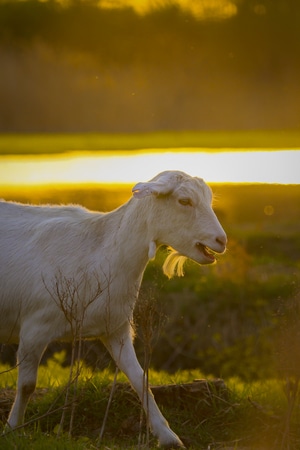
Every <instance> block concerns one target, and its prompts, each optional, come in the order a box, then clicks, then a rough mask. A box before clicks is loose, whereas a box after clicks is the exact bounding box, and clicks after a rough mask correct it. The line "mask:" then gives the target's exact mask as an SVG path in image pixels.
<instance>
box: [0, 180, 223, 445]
mask: <svg viewBox="0 0 300 450" xmlns="http://www.w3.org/2000/svg"><path fill="white" fill-rule="evenodd" d="M159 177H160V176H158V180H159V181H153V182H149V183H146V184H145V183H144V184H138V185H137V186H136V188H137V189H136V191H135V196H136V197H137V198H138V199H139V198H143V200H142V201H141V200H138V199H135V198H133V199H131V200H129V202H127V203H126V204H125V205H123V206H122V207H120V208H118V209H116V210H115V211H113V212H111V213H107V214H102V213H94V212H90V211H87V210H86V209H84V208H81V207H74V206H68V207H66V206H58V207H56V206H55V207H50V206H44V207H34V206H25V205H20V204H14V203H6V202H1V203H0V340H1V341H2V342H4V343H10V342H19V348H18V364H19V378H18V390H17V396H16V400H15V402H14V405H13V408H12V411H11V413H10V416H9V419H8V423H9V425H10V426H11V427H12V428H15V427H16V426H18V425H19V424H21V423H22V422H23V418H24V413H25V409H26V405H27V402H28V399H29V397H30V395H31V393H32V392H33V390H34V388H35V383H36V375H37V368H38V364H39V361H40V358H41V356H42V354H43V352H44V350H45V348H46V346H47V345H48V344H49V343H50V342H51V341H54V340H60V339H74V337H75V338H85V337H100V338H101V339H102V341H103V342H104V344H105V345H106V347H107V348H108V350H109V351H110V353H111V354H112V356H113V358H114V359H115V361H116V363H117V364H118V365H119V367H120V368H121V370H123V371H124V372H125V373H126V374H127V376H128V378H129V380H130V382H131V384H132V386H133V387H134V388H135V390H136V391H137V393H138V395H139V397H140V399H141V401H142V404H143V406H144V408H145V409H146V410H147V413H148V415H149V422H150V426H151V428H152V430H153V432H154V434H155V435H156V436H157V437H158V439H159V441H160V443H161V444H163V445H170V446H182V443H181V441H180V440H179V438H178V437H177V436H176V435H175V434H174V433H173V432H172V431H171V429H170V428H169V426H168V424H167V422H166V421H165V419H164V417H163V416H162V415H161V413H160V411H159V409H158V407H157V405H156V403H155V401H154V398H153V396H152V394H151V392H150V391H147V390H145V386H144V382H145V381H144V378H143V374H142V369H141V367H140V365H139V363H138V361H137V359H136V356H135V352H134V349H133V345H132V333H131V325H132V316H133V309H134V304H135V301H136V298H137V295H138V291H139V287H140V283H141V280H142V276H143V272H144V269H145V267H146V264H147V262H148V260H149V257H154V255H155V251H156V248H157V247H158V246H159V245H161V244H168V245H171V246H173V247H174V248H176V249H177V250H178V251H179V252H180V254H181V255H185V256H189V257H191V258H193V259H195V260H196V261H198V262H204V263H209V262H212V259H213V256H212V255H211V254H209V253H208V252H207V250H206V249H207V247H206V246H205V245H209V246H210V247H211V248H213V249H215V250H216V251H224V249H225V243H226V236H225V234H224V231H223V230H222V228H221V227H220V225H219V222H218V221H217V219H216V217H215V215H214V213H213V212H212V210H211V208H210V206H209V207H208V205H207V203H209V198H210V197H209V191H207V189H208V188H207V187H205V184H204V183H203V181H202V180H199V179H191V177H189V176H187V175H185V174H183V173H181V172H174V173H173V172H167V173H166V174H162V176H161V178H159ZM154 180H155V179H154ZM179 181H180V183H179ZM168 183H169V184H168ZM177 184H179V186H180V187H179V188H178V189H177V187H176V186H177ZM170 186H171V187H170ZM187 188H189V189H187ZM166 189H169V190H168V192H170V193H172V192H174V194H172V195H174V198H173V197H172V198H171V194H170V198H169V196H167V195H166V194H165V190H166ZM201 189H202V190H203V193H202V191H201ZM176 190H177V191H178V192H176V194H175V191H176ZM181 191H182V192H181ZM194 191H195V192H194ZM198 191H199V192H198ZM187 193H189V195H190V196H191V197H193V204H194V206H193V208H190V207H189V206H186V205H189V203H188V202H187V198H186V196H184V197H183V198H182V196H183V194H185V195H187ZM153 194H154V195H153ZM160 194H163V196H162V197H159V195H160ZM200 194H201V195H200ZM199 195H200V196H199ZM144 197H146V198H145V199H144ZM177 197H178V198H179V203H178V199H177ZM188 201H189V202H190V203H191V202H192V200H190V199H188ZM201 202H203V205H201ZM178 205H179V206H178ZM183 205H184V206H183ZM166 208H167V209H168V208H169V211H168V210H166ZM199 211H200V212H199ZM201 211H202V212H201ZM166 212H167V213H166ZM168 213H169V214H168ZM200 213H201V214H200ZM172 215H173V219H172ZM202 216H203V217H204V219H205V220H206V221H207V217H208V218H209V220H208V222H209V223H208V225H209V227H207V226H204V228H203V230H202V231H201V226H200V232H199V231H198V230H197V227H198V225H199V224H198V222H199V220H200V222H201V220H202V219H201V217H202ZM187 219H188V220H189V221H190V223H191V224H192V223H195V224H196V227H194V228H195V230H194V231H193V232H192V231H191V229H190V230H189V229H186V230H185V229H184V228H183V226H184V225H185V223H186V220H187ZM176 220H178V228H179V229H178V230H176V229H175V230H174V221H176ZM205 220H204V223H205ZM200 225H201V223H200ZM204 243H205V245H204ZM77 327H78V328H77ZM74 333H75V336H74Z"/></svg>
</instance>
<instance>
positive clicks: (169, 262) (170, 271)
mask: <svg viewBox="0 0 300 450" xmlns="http://www.w3.org/2000/svg"><path fill="white" fill-rule="evenodd" d="M169 250H170V253H169V255H168V256H167V258H166V260H165V262H164V265H163V272H164V274H165V275H166V276H167V277H168V278H172V277H173V276H174V275H177V276H178V277H183V275H184V271H183V265H184V263H185V261H186V259H187V258H186V257H185V256H182V255H181V254H180V253H178V252H176V251H175V250H173V249H172V248H169Z"/></svg>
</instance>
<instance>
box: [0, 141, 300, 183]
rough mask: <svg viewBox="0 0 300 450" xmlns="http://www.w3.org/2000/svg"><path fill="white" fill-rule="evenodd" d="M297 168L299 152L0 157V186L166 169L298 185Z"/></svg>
mask: <svg viewBox="0 0 300 450" xmlns="http://www.w3.org/2000/svg"><path fill="white" fill-rule="evenodd" d="M182 150H184V149H182ZM299 167H300V150H291V151H290V150H285V151H234V152H232V151H223V152H205V151H199V152H191V151H188V149H187V151H182V152H171V151H170V152H157V151H155V152H154V151H153V152H150V151H149V152H148V153H144V152H143V153H138V152H131V153H126V154H124V153H120V152H109V153H108V152H97V153H67V154H64V155H62V156H61V155H55V156H22V157H21V156H2V157H1V158H0V184H1V185H3V186H4V185H20V184H28V185H36V184H70V183H135V182H136V181H142V180H148V179H150V178H152V177H153V176H155V175H156V174H157V173H159V172H162V171H164V170H182V171H185V172H187V173H189V174H190V175H193V176H199V177H202V178H204V179H205V180H206V181H208V182H220V183H227V182H233V183H282V184H300V172H299Z"/></svg>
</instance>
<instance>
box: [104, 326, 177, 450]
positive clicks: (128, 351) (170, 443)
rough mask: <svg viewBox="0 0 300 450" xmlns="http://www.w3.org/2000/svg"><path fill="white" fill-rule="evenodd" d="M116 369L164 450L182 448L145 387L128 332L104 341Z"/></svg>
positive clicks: (144, 379)
mask: <svg viewBox="0 0 300 450" xmlns="http://www.w3.org/2000/svg"><path fill="white" fill-rule="evenodd" d="M104 343H105V345H106V347H107V349H108V350H109V352H110V353H111V355H112V357H113V359H114V360H115V362H116V364H117V365H118V367H119V368H120V369H121V370H122V371H123V372H124V373H125V374H126V376H127V377H128V379H129V381H130V383H131V385H132V387H133V388H134V390H135V391H136V392H137V394H138V396H139V398H140V400H141V402H142V405H143V408H144V410H145V413H146V414H147V416H148V420H149V424H150V428H151V430H152V432H153V434H154V435H155V436H156V437H157V438H158V441H159V444H160V446H162V447H165V448H184V445H183V443H182V442H181V440H180V439H179V437H178V436H177V435H176V434H175V433H174V432H173V431H172V430H171V428H170V427H169V424H168V422H167V421H166V419H165V418H164V416H163V415H162V413H161V412H160V410H159V408H158V406H157V404H156V402H155V400H154V396H153V394H152V392H151V390H150V389H149V388H148V386H147V381H146V376H145V375H144V372H143V369H142V368H141V366H140V364H139V362H138V360H137V357H136V354H135V350H134V347H133V344H132V338H131V336H130V333H129V331H128V332H127V333H124V334H123V335H122V336H121V337H120V335H119V336H118V337H110V338H109V339H105V341H104Z"/></svg>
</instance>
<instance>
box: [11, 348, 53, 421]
mask: <svg viewBox="0 0 300 450" xmlns="http://www.w3.org/2000/svg"><path fill="white" fill-rule="evenodd" d="M46 345H47V343H44V342H43V343H42V342H41V341H38V340H37V342H34V343H32V342H25V341H24V340H20V344H19V348H18V352H17V365H18V384H17V393H16V397H15V401H14V403H13V406H12V409H11V411H10V414H9V417H8V420H7V425H8V427H9V428H11V429H14V428H16V427H18V426H20V425H23V423H24V415H25V411H26V407H27V404H28V401H29V399H30V397H31V395H32V394H33V392H34V390H35V386H36V380H37V372H38V366H39V363H40V359H41V357H42V354H43V352H44V349H45V348H46Z"/></svg>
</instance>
